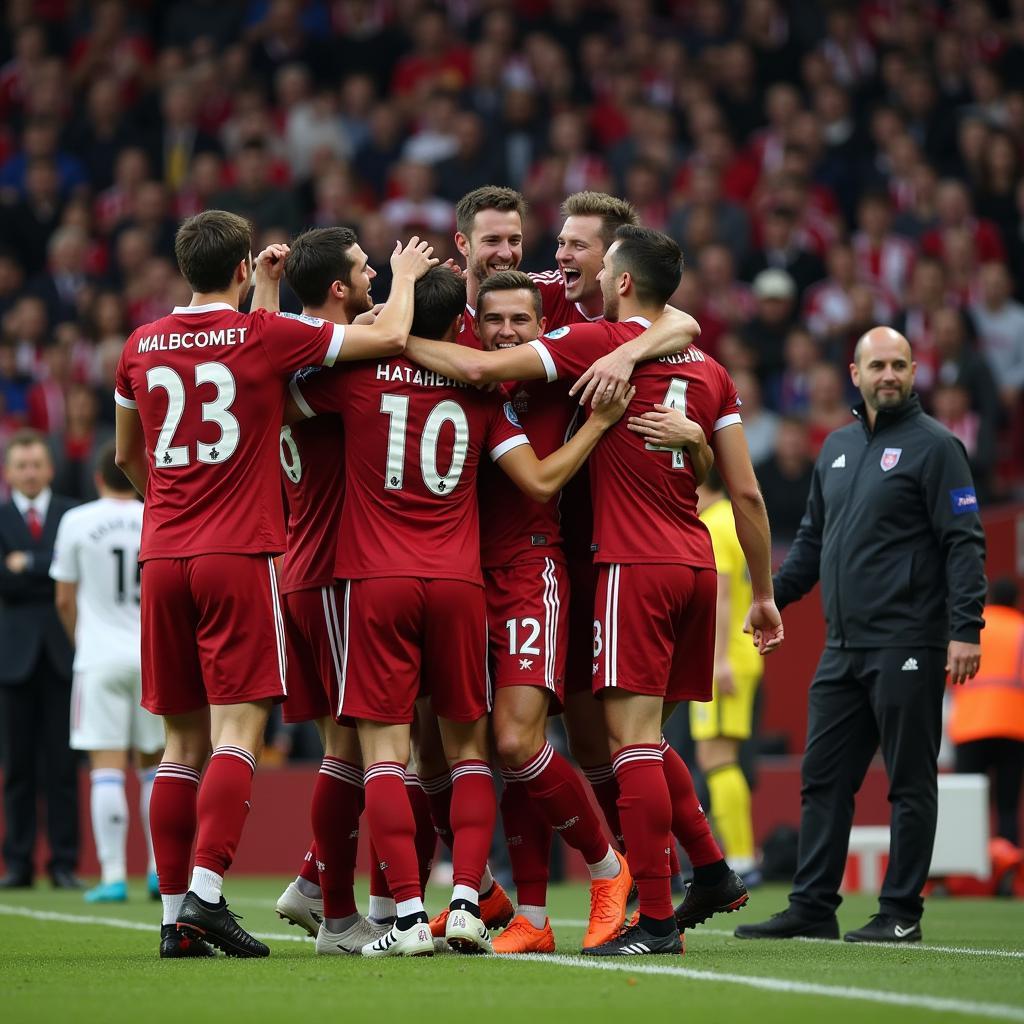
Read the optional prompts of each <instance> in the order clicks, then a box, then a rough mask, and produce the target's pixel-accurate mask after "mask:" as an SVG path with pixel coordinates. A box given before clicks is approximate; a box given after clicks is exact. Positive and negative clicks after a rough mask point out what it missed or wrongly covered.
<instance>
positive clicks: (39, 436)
mask: <svg viewBox="0 0 1024 1024" xmlns="http://www.w3.org/2000/svg"><path fill="white" fill-rule="evenodd" d="M34 444H41V445H42V446H43V447H44V448H45V449H46V454H47V455H49V454H50V446H49V445H48V444H47V443H46V435H45V434H43V433H42V432H41V431H39V430H35V429H33V428H32V427H22V428H21V429H20V430H16V431H15V432H14V433H13V434H11V436H10V437H9V438H8V440H7V449H6V451H5V453H4V458H6V457H7V455H9V454H10V452H11V449H12V448H29V447H31V446H32V445H34Z"/></svg>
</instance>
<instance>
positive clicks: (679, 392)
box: [644, 377, 689, 469]
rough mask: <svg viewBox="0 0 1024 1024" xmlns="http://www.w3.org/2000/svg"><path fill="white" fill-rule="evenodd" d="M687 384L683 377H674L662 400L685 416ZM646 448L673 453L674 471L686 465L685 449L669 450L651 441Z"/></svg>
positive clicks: (662, 402) (651, 450) (650, 450)
mask: <svg viewBox="0 0 1024 1024" xmlns="http://www.w3.org/2000/svg"><path fill="white" fill-rule="evenodd" d="M687 384H689V381H686V380H683V379H682V378H681V377H673V378H672V381H671V383H670V384H669V386H668V390H667V391H666V392H665V397H664V398H663V399H662V400H661V404H662V405H667V406H668V407H669V408H670V409H678V410H679V411H680V412H681V413H682V414H683V415H684V416H685V415H686V385H687ZM644 447H645V448H646V449H647V450H648V451H649V452H671V453H672V468H673V469H682V468H683V467H684V466H685V465H686V461H685V459H684V457H683V451H684V449H682V448H669V447H667V446H665V445H662V444H651V442H650V441H648V442H647V443H646V444H645V445H644Z"/></svg>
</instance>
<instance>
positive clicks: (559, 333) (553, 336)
mask: <svg viewBox="0 0 1024 1024" xmlns="http://www.w3.org/2000/svg"><path fill="white" fill-rule="evenodd" d="M568 333H569V328H568V327H556V328H555V329H554V330H553V331H548V333H547V334H545V335H544V337H545V338H547V339H548V340H549V341H558V339H559V338H564V337H565V336H566V335H567V334H568Z"/></svg>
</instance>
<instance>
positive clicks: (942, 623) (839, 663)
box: [736, 327, 986, 942]
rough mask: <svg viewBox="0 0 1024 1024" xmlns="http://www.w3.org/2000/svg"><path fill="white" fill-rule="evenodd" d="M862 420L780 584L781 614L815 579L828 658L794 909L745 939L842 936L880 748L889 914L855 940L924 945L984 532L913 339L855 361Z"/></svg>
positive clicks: (828, 451)
mask: <svg viewBox="0 0 1024 1024" xmlns="http://www.w3.org/2000/svg"><path fill="white" fill-rule="evenodd" d="M850 370H851V375H852V377H853V382H854V384H856V385H857V387H858V388H859V389H860V391H861V394H862V396H863V398H864V402H863V404H862V405H861V406H860V407H859V408H858V409H857V410H855V412H856V414H857V417H858V420H859V422H856V423H852V424H850V425H849V426H846V427H841V428H840V429H839V430H836V431H833V432H832V433H831V434H830V435H829V436H828V438H827V439H826V441H825V445H824V447H823V448H822V451H821V455H820V456H819V457H818V461H817V463H816V465H815V469H814V478H813V482H812V485H811V493H810V496H809V498H808V502H807V510H806V512H805V514H804V518H803V520H802V522H801V524H800V529H799V532H798V534H797V537H796V540H795V541H794V543H793V546H792V548H791V549H790V551H789V555H788V556H787V558H786V560H785V562H784V564H783V565H782V568H781V569H780V570H779V571H778V574H777V575H776V577H775V581H774V582H775V600H776V603H777V604H778V606H779V608H784V607H785V606H786V605H787V604H789V603H790V602H792V601H796V600H798V599H799V598H800V597H802V596H803V595H804V594H806V593H807V592H808V591H809V590H810V589H811V588H812V587H813V586H814V584H815V583H816V582H818V581H819V580H820V581H821V596H822V602H823V604H824V608H825V619H826V622H827V625H828V637H827V641H826V648H825V651H824V653H823V655H822V658H821V661H820V662H819V664H818V670H817V672H816V674H815V677H814V681H813V682H812V684H811V689H810V697H809V707H808V724H807V747H806V750H805V752H804V759H803V765H802V769H801V776H802V783H803V785H802V790H801V796H802V809H801V817H800V849H799V857H798V861H799V863H798V867H797V872H796V876H795V878H794V880H793V891H792V892H791V893H790V897H789V908H788V909H787V910H786V911H784V912H783V913H781V914H776V915H775V916H774V917H772V918H771V919H770V920H769V921H765V922H763V923H761V924H751V925H742V926H740V927H739V928H737V929H736V935H737V936H738V937H740V938H793V937H796V936H813V937H818V938H838V937H839V925H838V922H837V920H836V913H835V912H836V908H837V907H838V906H839V903H840V897H839V894H838V893H839V885H840V882H841V880H842V876H843V869H844V866H845V864H846V854H847V847H848V845H849V836H850V825H851V823H852V821H853V800H854V794H855V793H856V792H857V790H858V789H859V788H860V785H861V782H862V781H863V779H864V775H865V773H866V771H867V768H868V764H869V763H870V761H871V758H872V757H873V756H874V754H875V752H876V750H877V749H878V747H879V744H880V745H881V749H882V757H883V759H884V761H885V766H886V770H887V772H888V776H889V802H890V804H891V805H892V821H891V826H892V839H891V844H890V852H889V866H888V870H887V871H886V874H885V881H884V882H883V884H882V891H881V895H880V899H879V913H878V914H877V915H875V916H874V917H873V918H872V919H871V921H870V922H868V924H867V925H865V926H864V927H863V928H860V929H857V930H856V931H853V932H848V933H847V934H846V935H845V936H844V937H845V938H846V939H847V940H848V941H851V942H858V941H859V942H864V941H874V942H913V941H919V940H920V938H921V928H920V925H919V921H920V918H921V914H922V912H923V903H922V900H921V895H920V894H921V889H922V887H923V886H924V883H925V879H926V877H927V874H928V866H929V864H930V862H931V855H932V844H933V842H934V839H935V817H936V809H937V782H936V759H937V756H938V752H939V741H940V737H941V732H942V694H943V688H944V684H945V675H946V672H947V671H948V672H949V674H950V676H951V678H952V680H953V682H955V683H962V682H964V681H965V680H966V679H968V678H971V677H972V676H973V675H974V674H975V673H976V672H977V670H978V665H979V662H980V646H979V640H980V631H981V629H982V628H983V627H984V621H983V619H982V607H983V605H984V600H985V594H986V583H985V573H984V562H985V536H984V533H983V532H982V528H981V522H980V519H979V516H978V502H977V498H976V496H975V492H974V486H973V483H972V481H971V473H970V470H969V469H968V466H967V456H966V453H965V451H964V448H963V445H961V443H960V442H959V441H958V440H957V439H956V438H955V437H954V436H953V435H952V434H951V433H950V432H949V431H948V430H946V429H945V428H944V427H943V426H941V425H940V424H939V423H937V422H936V421H935V420H934V419H932V418H931V417H930V416H927V415H925V413H924V412H923V411H922V410H921V406H920V403H919V402H918V399H917V396H916V395H915V394H913V393H912V390H911V389H912V387H913V380H914V364H913V362H912V361H911V354H910V346H909V344H908V343H907V341H906V339H905V338H904V337H903V336H902V335H901V334H898V333H897V332H896V331H894V330H892V329H890V328H888V327H879V328H874V329H872V330H871V331H868V333H867V334H865V335H864V336H863V337H862V338H861V339H860V341H859V342H858V344H857V349H856V352H855V354H854V363H853V364H852V365H851V367H850Z"/></svg>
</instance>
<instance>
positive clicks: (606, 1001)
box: [0, 878, 1024, 1024]
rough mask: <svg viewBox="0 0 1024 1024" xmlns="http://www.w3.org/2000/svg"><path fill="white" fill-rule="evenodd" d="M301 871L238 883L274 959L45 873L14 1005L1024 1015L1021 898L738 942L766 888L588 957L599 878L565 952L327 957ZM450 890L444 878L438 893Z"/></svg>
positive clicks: (432, 1014)
mask: <svg viewBox="0 0 1024 1024" xmlns="http://www.w3.org/2000/svg"><path fill="white" fill-rule="evenodd" d="M285 881H286V880H284V879H269V878H262V879H252V878H235V879H229V882H228V886H227V895H228V897H229V899H230V901H231V905H232V907H233V908H234V909H235V910H237V911H238V912H240V913H242V914H243V915H244V923H245V925H246V926H247V927H248V928H249V929H251V930H252V931H254V932H256V933H258V934H260V936H261V937H262V938H264V939H266V941H267V942H268V943H269V945H270V946H271V949H272V950H273V952H272V955H271V957H270V959H269V960H260V961H256V960H248V961H239V960H227V959H224V958H218V959H216V960H213V961H177V962H175V961H160V960H159V959H158V958H157V956H156V949H157V938H158V936H157V931H156V927H155V925H156V923H157V922H158V920H159V910H158V907H157V905H156V904H154V903H151V902H148V901H147V900H145V899H144V894H143V890H142V886H141V883H136V884H134V885H133V886H132V901H131V902H129V903H127V904H120V905H106V906H103V905H98V906H97V905H88V904H86V903H84V902H83V900H82V898H81V896H80V895H79V894H76V893H63V892H61V893H57V892H53V891H50V890H48V889H45V888H41V887H40V888H37V889H36V890H34V891H31V892H17V893H8V894H5V895H3V896H0V1020H2V1021H3V1022H4V1024H23V1022H24V1024H49V1022H51V1021H52V1022H58V1021H59V1022H61V1024H65V1022H68V1021H72V1022H74V1024H92V1022H97V1024H100V1022H103V1024H106V1022H112V1024H120V1022H125V1024H139V1022H142V1024H150V1022H152V1024H160V1022H164V1021H167V1022H171V1021H173V1022H174V1024H191V1022H206V1021H211V1022H214V1021H216V1022H226V1021H230V1022H232V1024H234V1022H244V1024H251V1022H263V1021H268V1022H269V1021H281V1022H292V1021H294V1022H302V1024H305V1022H318V1021H342V1022H346V1024H348V1022H362V1021H395V1022H400V1024H405V1022H407V1021H408V1022H410V1024H411V1022H414V1021H415V1022H424V1024H425V1022H427V1021H431V1020H436V1019H442V1018H444V1019H448V1020H453V1021H463V1020H472V1021H487V1022H499V1024H503V1022H505V1021H509V1022H512V1021H515V1022H518V1024H546V1022H548V1021H552V1022H558V1024H569V1022H570V1021H575V1020H581V1021H585V1022H586V1024H597V1022H603V1021H615V1022H617V1024H632V1022H634V1021H636V1022H640V1021H644V1022H646V1021H678V1022H686V1024H690V1022H694V1024H696V1022H699V1024H717V1022H728V1024H734V1022H735V1024H739V1022H745V1021H750V1022H752V1024H761V1022H772V1021H780V1022H782V1021H785V1022H787V1024H789V1022H792V1021H803V1020H813V1021H823V1022H826V1024H843V1022H846V1021H850V1022H853V1021H856V1022H864V1021H868V1022H871V1024H875V1022H880V1021H901V1022H905V1024H915V1022H919V1021H926V1020H927V1021H940V1020H948V1021H954V1020H956V1021H969V1020H1008V1021H1020V1022H1024V907H1022V906H1021V905H1020V904H1014V903H1012V902H1007V901H994V900H961V901H950V900H947V901H940V900H931V901H929V903H928V907H927V912H926V914H925V918H924V922H923V925H924V936H925V942H924V944H923V946H922V947H920V948H906V947H903V948H891V947H864V946H853V945H849V944H845V943H836V942H781V943H780V942H775V943H765V942H741V941H739V940H737V939H734V938H733V937H732V928H733V927H734V926H735V925H736V924H737V923H739V922H740V921H742V920H744V919H746V920H751V921H753V920H759V919H761V918H763V917H767V916H768V915H769V914H770V913H772V912H774V911H776V910H780V909H782V907H783V906H784V903H785V890H784V889H783V888H781V887H777V886H775V887H766V888H763V889H758V890H756V891H755V893H754V894H753V896H752V899H751V902H750V905H749V907H748V908H746V909H745V910H743V911H741V912H740V913H737V914H730V915H728V916H724V917H718V918H714V919H713V920H712V921H710V922H708V924H706V925H703V926H701V927H700V928H697V929H695V930H693V931H691V932H689V933H687V936H686V939H687V942H686V945H687V949H686V955H685V956H684V957H663V956H662V957H643V958H639V959H637V960H614V961H610V962H609V961H602V962H600V963H596V964H595V963H594V962H593V961H589V960H588V961H581V960H580V959H578V958H577V956H576V954H577V953H578V950H579V942H580V939H581V938H582V935H583V920H582V919H583V918H584V917H585V915H586V910H587V891H586V888H585V887H584V886H579V885H563V886H556V887H554V888H553V889H552V892H551V899H550V911H551V914H552V918H553V921H554V926H555V933H556V936H557V939H558V953H557V954H556V955H555V956H553V957H549V958H544V959H542V960H539V959H536V958H528V959H522V960H510V959H507V958H483V957H463V956H457V955H454V954H452V955H446V956H436V957H434V958H433V959H422V960H383V961H381V960H374V961H364V960H360V959H359V958H356V957H344V958H342V957H338V958H334V957H317V956H315V955H314V953H313V943H312V941H310V940H305V939H302V938H301V936H300V933H299V931H298V929H296V928H292V927H288V926H286V924H285V923H284V922H283V921H280V920H279V919H278V918H277V916H276V915H275V914H274V911H273V903H274V900H275V899H276V897H277V896H278V894H279V893H280V892H281V890H282V889H283V887H284V884H285ZM443 898H444V894H443V893H442V892H441V891H440V890H437V891H433V892H431V893H429V894H428V902H429V905H430V907H431V908H432V909H436V908H437V907H438V906H440V905H441V901H442V899H443ZM872 909H873V905H872V901H871V900H870V899H869V898H867V897H853V898H850V899H848V900H847V901H846V902H845V903H844V904H843V906H842V908H841V910H840V923H841V925H842V926H843V927H847V928H848V927H856V926H859V925H860V924H862V923H863V922H864V921H865V920H867V917H868V916H869V915H870V913H871V912H872Z"/></svg>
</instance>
